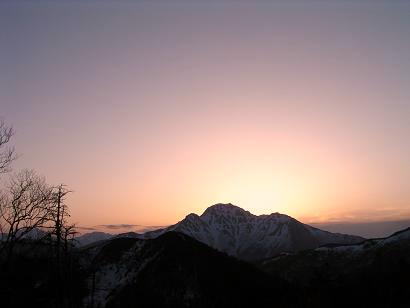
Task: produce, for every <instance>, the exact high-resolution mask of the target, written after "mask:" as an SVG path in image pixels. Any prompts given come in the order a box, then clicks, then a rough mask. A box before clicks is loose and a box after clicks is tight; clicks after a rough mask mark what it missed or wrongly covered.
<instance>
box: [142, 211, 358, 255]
mask: <svg viewBox="0 0 410 308" xmlns="http://www.w3.org/2000/svg"><path fill="white" fill-rule="evenodd" d="M167 231H177V232H181V233H184V234H186V235H188V236H191V237H193V238H195V239H196V240H198V241H200V242H202V243H205V244H207V245H209V246H210V247H213V248H215V249H217V250H219V251H222V252H225V253H227V254H229V255H232V256H235V257H238V258H240V259H244V260H258V259H263V258H268V257H272V256H274V255H276V254H279V253H281V252H285V251H290V252H293V251H300V250H304V249H310V248H316V247H319V246H320V245H323V244H327V243H343V244H350V243H357V242H360V241H362V240H363V239H362V238H360V237H357V236H351V235H344V234H335V233H330V232H326V231H323V230H319V229H316V228H313V227H311V226H308V225H305V224H303V223H301V222H299V221H297V220H296V219H294V218H292V217H290V216H287V215H283V214H279V213H273V214H270V215H260V216H257V215H253V214H251V213H250V212H248V211H245V210H243V209H241V208H240V207H237V206H234V205H232V204H216V205H213V206H211V207H209V208H207V209H206V210H205V212H204V213H203V214H202V215H201V216H198V215H196V214H189V215H188V216H186V218H185V219H184V220H182V221H180V222H178V223H177V224H175V225H172V226H170V227H168V228H165V229H161V230H156V231H152V232H147V233H145V234H143V235H142V237H143V238H155V237H157V236H159V235H161V234H163V233H165V232H167Z"/></svg>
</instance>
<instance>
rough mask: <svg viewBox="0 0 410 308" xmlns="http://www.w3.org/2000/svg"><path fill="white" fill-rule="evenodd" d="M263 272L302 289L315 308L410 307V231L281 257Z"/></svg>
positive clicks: (263, 266) (269, 262) (263, 264)
mask: <svg viewBox="0 0 410 308" xmlns="http://www.w3.org/2000/svg"><path fill="white" fill-rule="evenodd" d="M260 268H261V269H263V270H264V271H265V272H267V273H269V274H271V275H273V276H275V277H281V278H283V279H285V280H286V281H287V282H288V283H290V284H292V285H293V286H294V287H295V288H299V289H300V290H303V292H304V294H300V295H299V296H301V297H302V298H303V297H306V298H308V299H309V301H311V302H314V303H315V307H329V306H332V307H351V306H352V303H354V306H355V307H410V284H409V283H408V277H410V228H407V229H405V230H402V231H399V232H396V233H394V234H392V235H391V236H389V237H386V238H377V239H369V240H366V241H363V242H362V243H358V244H354V245H335V244H332V245H325V246H322V247H319V248H316V249H312V250H308V251H303V252H298V253H291V254H282V255H280V256H277V257H275V258H271V259H269V260H264V261H263V262H261V264H260ZM335 299H337V300H335Z"/></svg>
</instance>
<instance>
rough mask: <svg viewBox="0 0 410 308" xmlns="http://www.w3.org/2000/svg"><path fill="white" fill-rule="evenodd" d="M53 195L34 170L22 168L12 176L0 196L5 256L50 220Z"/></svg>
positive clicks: (0, 220) (0, 221) (0, 222)
mask: <svg viewBox="0 0 410 308" xmlns="http://www.w3.org/2000/svg"><path fill="white" fill-rule="evenodd" d="M53 197H54V195H53V188H52V187H50V186H49V185H47V183H46V181H45V179H44V178H43V177H40V176H39V175H37V174H36V173H35V172H34V171H33V170H23V171H21V172H19V173H17V174H14V175H13V176H12V177H11V179H10V183H9V185H8V187H7V188H6V189H5V190H3V191H2V193H1V197H0V215H1V216H0V225H1V226H2V227H1V228H2V229H3V230H4V231H5V232H6V234H5V236H4V239H3V243H2V248H3V249H7V254H8V258H10V256H11V255H12V252H13V248H14V246H15V244H16V243H17V242H18V241H19V240H21V239H22V238H24V237H25V236H26V235H27V234H28V233H29V232H31V231H32V230H34V229H41V228H42V227H44V226H45V225H46V224H47V222H48V221H50V209H51V206H52V204H53V201H54V198H53ZM0 249H1V248H0Z"/></svg>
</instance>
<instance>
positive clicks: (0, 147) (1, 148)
mask: <svg viewBox="0 0 410 308" xmlns="http://www.w3.org/2000/svg"><path fill="white" fill-rule="evenodd" d="M13 135H14V130H13V127H11V126H7V125H6V123H5V122H4V121H3V120H2V119H0V173H5V172H8V171H10V164H11V163H12V162H13V160H15V159H16V158H17V156H16V153H15V150H14V147H7V143H9V141H10V140H11V138H12V137H13Z"/></svg>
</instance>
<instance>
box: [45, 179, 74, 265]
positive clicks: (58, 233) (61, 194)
mask: <svg viewBox="0 0 410 308" xmlns="http://www.w3.org/2000/svg"><path fill="white" fill-rule="evenodd" d="M69 193H71V191H70V190H68V189H67V187H66V185H64V184H60V185H59V186H57V187H55V188H54V189H53V204H52V207H51V209H50V224H51V226H50V228H51V229H52V231H51V234H52V235H54V236H55V239H56V242H55V244H56V256H57V261H58V262H59V261H60V251H61V248H63V244H64V246H65V245H66V244H67V243H66V240H67V239H68V237H69V236H70V234H72V233H73V232H74V231H75V230H74V226H70V225H69V224H68V218H69V217H70V213H69V211H68V207H67V205H66V204H65V197H66V196H67V195H68V194H69Z"/></svg>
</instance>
